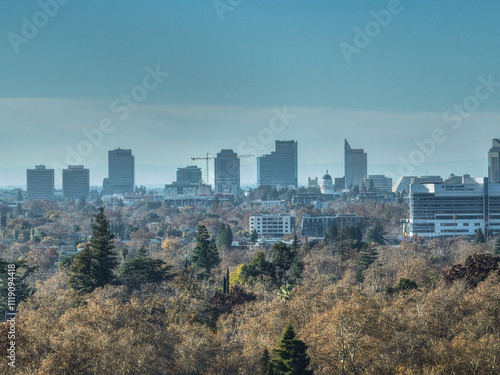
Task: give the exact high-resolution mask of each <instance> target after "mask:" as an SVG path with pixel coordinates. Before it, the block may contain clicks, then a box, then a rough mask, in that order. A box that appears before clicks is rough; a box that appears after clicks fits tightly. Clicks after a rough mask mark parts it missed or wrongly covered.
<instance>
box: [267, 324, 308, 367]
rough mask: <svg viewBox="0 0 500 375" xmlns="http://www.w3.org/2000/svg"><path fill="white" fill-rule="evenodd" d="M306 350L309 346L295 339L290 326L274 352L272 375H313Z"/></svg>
mask: <svg viewBox="0 0 500 375" xmlns="http://www.w3.org/2000/svg"><path fill="white" fill-rule="evenodd" d="M306 350H307V345H306V344H305V343H304V342H303V341H301V340H298V339H297V338H296V337H295V332H294V331H293V328H292V326H291V325H290V324H288V325H287V327H286V328H285V331H284V333H283V336H282V337H281V339H280V340H279V341H278V344H277V346H276V348H275V349H273V350H272V354H273V358H272V359H271V368H272V374H275V375H285V374H286V375H312V374H313V371H312V370H307V368H308V367H309V362H310V359H309V357H308V356H307V353H306Z"/></svg>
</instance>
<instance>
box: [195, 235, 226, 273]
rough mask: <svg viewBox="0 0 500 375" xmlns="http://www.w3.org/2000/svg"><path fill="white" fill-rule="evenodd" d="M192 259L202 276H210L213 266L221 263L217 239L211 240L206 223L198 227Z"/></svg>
mask: <svg viewBox="0 0 500 375" xmlns="http://www.w3.org/2000/svg"><path fill="white" fill-rule="evenodd" d="M191 261H192V264H193V266H194V268H195V269H196V270H197V271H198V272H199V275H200V276H201V277H208V276H210V272H211V270H212V268H214V267H216V266H217V265H218V264H219V263H220V258H219V252H218V250H217V245H216V243H215V240H210V236H209V234H208V231H207V228H206V227H205V226H204V225H200V226H199V227H198V236H197V237H196V246H195V247H194V249H193V255H192V257H191Z"/></svg>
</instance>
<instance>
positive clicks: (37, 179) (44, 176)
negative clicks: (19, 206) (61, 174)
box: [26, 165, 54, 201]
mask: <svg viewBox="0 0 500 375" xmlns="http://www.w3.org/2000/svg"><path fill="white" fill-rule="evenodd" d="M26 185H27V189H28V199H29V200H43V199H49V200H52V201H53V200H54V170H53V169H46V168H45V165H36V166H35V169H27V170H26Z"/></svg>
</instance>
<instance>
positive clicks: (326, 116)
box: [0, 0, 500, 186]
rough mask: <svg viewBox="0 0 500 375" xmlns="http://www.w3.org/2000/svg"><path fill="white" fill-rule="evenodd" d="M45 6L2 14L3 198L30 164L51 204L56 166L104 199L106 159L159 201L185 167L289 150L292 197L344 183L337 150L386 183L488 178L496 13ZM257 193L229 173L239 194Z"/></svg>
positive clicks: (356, 5) (348, 5)
mask: <svg viewBox="0 0 500 375" xmlns="http://www.w3.org/2000/svg"><path fill="white" fill-rule="evenodd" d="M57 4H58V6H57V8H54V7H53V8H43V7H42V6H41V5H40V4H38V3H37V2H15V3H12V2H8V3H7V2H6V3H2V4H0V12H1V14H2V16H1V18H2V22H1V23H0V31H1V34H2V35H3V36H4V37H3V38H1V42H0V49H1V50H2V60H1V61H0V66H1V67H2V69H1V72H2V73H1V76H0V77H1V82H2V84H1V85H0V123H1V124H2V136H1V137H0V150H1V155H2V158H0V186H9V185H10V186H24V185H25V184H26V169H27V168H34V166H35V165H38V164H45V165H47V167H50V168H52V167H55V168H56V174H55V175H56V186H57V185H60V168H61V167H65V166H67V165H68V164H83V165H85V167H86V168H89V169H90V179H91V184H92V185H96V186H102V181H103V178H105V177H106V173H107V152H108V150H111V149H115V148H118V147H121V148H129V149H132V150H133V153H134V155H135V158H136V183H137V184H138V185H160V186H161V185H162V184H167V183H170V182H171V181H172V180H174V179H175V173H176V169H177V167H184V166H187V165H192V164H196V165H198V166H200V167H202V168H205V163H204V161H202V160H199V161H197V162H193V161H192V160H191V157H198V156H202V155H204V154H206V153H207V152H209V153H213V154H215V153H217V152H219V151H220V150H221V149H233V150H234V151H235V152H238V153H239V154H253V155H255V156H256V157H258V156H262V155H263V154H267V153H269V152H271V151H272V150H273V149H274V141H275V140H285V139H286V140H297V141H298V160H299V168H298V171H299V183H301V184H304V183H305V182H306V181H307V178H308V177H321V176H322V175H323V174H324V172H325V170H326V169H328V170H329V172H330V174H331V175H332V176H334V177H341V176H343V175H344V165H343V163H344V148H343V146H344V138H346V139H348V140H349V141H350V143H351V145H352V146H353V147H354V148H363V149H364V150H365V151H366V153H367V154H368V173H369V174H385V175H387V176H391V177H393V180H395V179H396V178H397V177H399V176H400V175H402V174H407V175H421V174H435V175H442V176H447V175H449V174H450V173H455V174H463V173H469V174H471V175H472V176H486V175H487V173H488V171H487V157H486V152H487V150H488V149H489V148H490V147H491V139H492V138H497V137H498V136H499V134H498V129H499V127H498V124H499V122H500V121H499V120H500V113H499V111H498V103H499V98H500V92H499V91H500V90H499V87H500V74H499V72H498V66H500V64H499V63H500V55H499V52H498V48H497V46H498V44H499V42H500V40H499V39H500V37H499V33H498V31H497V24H498V20H497V15H498V14H499V12H498V11H499V10H500V4H498V3H494V2H489V3H472V2H465V1H441V2H439V3H432V4H428V3H425V4H422V3H419V2H412V1H396V2H395V1H389V2H388V1H375V2H370V3H369V4H367V3H364V2H353V1H336V2H331V1H315V2H314V3H313V4H311V3H309V2H305V1H290V2H286V3H285V2H265V1H252V2H250V1H233V2H232V3H231V4H233V5H228V3H227V2H217V1H215V2H211V1H206V2H196V3H195V2H175V1H167V2H165V1H157V0H154V1H150V2H148V3H147V4H140V3H133V2H118V1H107V2H105V3H103V2H98V1H85V2H82V1H76V0H73V1H67V2H64V1H61V2H59V3H57ZM221 4H225V6H222V5H221ZM44 14H45V16H44ZM211 168H213V164H212V166H211ZM256 180H257V177H256V158H254V157H246V158H242V159H241V181H242V184H255V183H256Z"/></svg>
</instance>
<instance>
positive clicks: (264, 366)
mask: <svg viewBox="0 0 500 375" xmlns="http://www.w3.org/2000/svg"><path fill="white" fill-rule="evenodd" d="M259 374H260V375H272V372H271V357H270V356H269V350H267V348H264V353H262V357H261V358H260V369H259Z"/></svg>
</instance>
